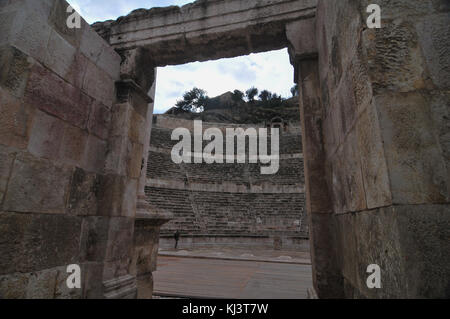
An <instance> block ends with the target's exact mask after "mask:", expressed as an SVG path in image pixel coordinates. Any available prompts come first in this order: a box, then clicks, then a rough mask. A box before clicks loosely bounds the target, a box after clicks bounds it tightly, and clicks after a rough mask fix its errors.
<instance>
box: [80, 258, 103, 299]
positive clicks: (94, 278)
mask: <svg viewBox="0 0 450 319" xmlns="http://www.w3.org/2000/svg"><path fill="white" fill-rule="evenodd" d="M82 271H83V274H84V277H83V280H84V281H83V287H82V288H83V298H85V299H102V298H103V283H102V279H103V263H96V262H89V263H84V264H83V268H82Z"/></svg>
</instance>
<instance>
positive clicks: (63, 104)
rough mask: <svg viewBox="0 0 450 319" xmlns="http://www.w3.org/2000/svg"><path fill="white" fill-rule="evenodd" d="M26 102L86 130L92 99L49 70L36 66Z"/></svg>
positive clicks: (29, 81)
mask: <svg viewBox="0 0 450 319" xmlns="http://www.w3.org/2000/svg"><path fill="white" fill-rule="evenodd" d="M25 102H26V103H27V105H32V106H35V107H37V108H39V109H41V110H42V111H44V112H47V113H49V114H52V115H54V116H56V117H58V118H60V119H62V120H65V121H67V122H69V123H70V124H72V125H75V126H78V127H80V128H82V129H84V128H86V125H87V121H88V117H89V111H90V107H91V104H92V99H91V98H90V97H88V96H87V95H85V94H84V93H82V92H81V90H80V89H78V88H76V87H74V86H72V85H71V84H69V83H67V82H65V81H64V80H62V79H61V78H59V77H58V76H57V75H55V74H54V73H52V72H50V71H49V70H47V69H45V68H43V67H41V66H39V65H35V66H34V67H33V68H32V71H31V75H30V78H29V80H28V86H27V89H26V93H25Z"/></svg>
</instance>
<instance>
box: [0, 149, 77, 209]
mask: <svg viewBox="0 0 450 319" xmlns="http://www.w3.org/2000/svg"><path fill="white" fill-rule="evenodd" d="M70 176H71V170H70V169H68V168H66V167H61V166H55V165H53V164H52V163H50V162H48V161H45V160H37V159H36V158H34V157H32V156H28V155H22V154H21V155H18V156H17V158H16V160H15V162H14V167H13V170H12V173H11V177H10V180H9V185H8V191H7V193H6V195H5V201H4V204H3V205H4V206H3V207H4V209H5V210H9V211H15V212H33V213H51V214H63V213H64V211H65V200H66V195H67V192H68V187H69V181H70Z"/></svg>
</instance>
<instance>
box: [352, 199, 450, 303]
mask: <svg viewBox="0 0 450 319" xmlns="http://www.w3.org/2000/svg"><path fill="white" fill-rule="evenodd" d="M352 218H354V224H355V229H356V232H355V234H356V241H357V245H358V254H357V256H358V261H357V263H358V265H357V267H358V281H357V287H355V289H356V290H358V294H360V295H362V296H364V297H365V298H443V297H444V298H446V297H447V296H448V276H449V275H448V274H449V271H450V270H449V267H448V262H449V260H448V259H449V258H448V254H445V253H444V254H443V252H444V251H447V250H448V249H449V247H448V246H449V243H448V240H446V238H448V230H449V229H450V228H449V222H450V221H449V216H448V205H400V206H392V207H388V208H381V209H377V210H373V211H367V212H362V213H358V214H354V215H352ZM370 264H377V265H379V266H380V268H381V272H382V277H381V286H382V288H381V289H368V288H367V285H366V279H367V276H368V274H367V272H366V269H367V266H368V265H370Z"/></svg>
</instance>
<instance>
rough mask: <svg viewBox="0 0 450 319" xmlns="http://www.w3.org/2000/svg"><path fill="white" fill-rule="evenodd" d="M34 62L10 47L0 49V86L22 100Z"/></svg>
mask: <svg viewBox="0 0 450 319" xmlns="http://www.w3.org/2000/svg"><path fill="white" fill-rule="evenodd" d="M31 66H32V62H31V61H30V59H29V58H28V56H27V55H26V54H24V53H22V52H21V51H19V50H18V49H16V48H14V47H10V46H6V47H2V48H1V49H0V70H1V71H0V86H2V87H3V88H5V89H8V90H9V91H10V92H11V93H12V94H13V95H14V96H16V97H18V98H21V97H22V96H23V94H24V91H25V87H26V85H27V79H28V76H29V74H30V69H31Z"/></svg>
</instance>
